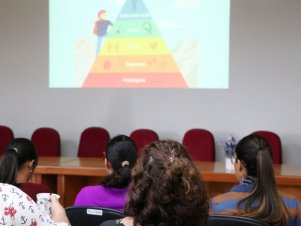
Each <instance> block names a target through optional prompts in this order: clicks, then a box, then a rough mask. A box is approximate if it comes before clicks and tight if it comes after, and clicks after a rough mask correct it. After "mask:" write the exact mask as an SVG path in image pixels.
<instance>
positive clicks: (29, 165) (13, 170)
mask: <svg viewBox="0 0 301 226" xmlns="http://www.w3.org/2000/svg"><path fill="white" fill-rule="evenodd" d="M37 164H38V154H37V152H36V150H35V148H34V146H33V144H32V143H31V141H30V140H28V139H26V138H15V139H13V140H11V142H10V143H9V144H8V145H7V146H6V148H5V151H4V154H3V156H2V159H1V163H0V182H1V183H7V184H11V185H14V186H16V187H19V188H20V189H21V190H22V191H24V192H25V193H26V194H28V195H29V196H30V197H31V198H32V199H33V200H35V201H36V195H37V194H38V193H42V192H50V189H49V188H48V187H47V186H45V185H43V184H35V183H29V181H30V179H31V176H32V175H33V172H34V170H35V168H36V166H37Z"/></svg>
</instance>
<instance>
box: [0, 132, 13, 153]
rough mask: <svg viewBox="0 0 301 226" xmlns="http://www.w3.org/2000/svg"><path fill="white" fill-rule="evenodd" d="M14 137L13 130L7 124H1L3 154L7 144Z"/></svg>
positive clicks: (0, 142) (0, 135)
mask: <svg viewBox="0 0 301 226" xmlns="http://www.w3.org/2000/svg"><path fill="white" fill-rule="evenodd" d="M12 139H14V133H13V131H12V130H11V129H10V128H9V127H7V126H0V155H3V153H4V150H5V147H6V145H8V143H9V142H10V141H11V140H12Z"/></svg>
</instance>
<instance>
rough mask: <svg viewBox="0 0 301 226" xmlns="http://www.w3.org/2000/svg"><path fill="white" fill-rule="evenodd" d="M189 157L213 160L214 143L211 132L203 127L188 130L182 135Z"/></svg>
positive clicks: (198, 159)
mask: <svg viewBox="0 0 301 226" xmlns="http://www.w3.org/2000/svg"><path fill="white" fill-rule="evenodd" d="M182 143H183V145H184V146H185V147H187V149H188V152H189V153H190V155H191V158H192V159H193V160H196V161H207V162H213V161H215V144H214V137H213V135H212V133H211V132H210V131H208V130H205V129H191V130H188V131H187V132H186V133H185V134H184V137H183V142H182Z"/></svg>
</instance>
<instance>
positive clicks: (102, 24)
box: [93, 9, 113, 55]
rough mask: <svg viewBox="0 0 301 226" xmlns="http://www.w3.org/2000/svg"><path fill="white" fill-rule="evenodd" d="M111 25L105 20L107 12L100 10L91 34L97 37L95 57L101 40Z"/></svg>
mask: <svg viewBox="0 0 301 226" xmlns="http://www.w3.org/2000/svg"><path fill="white" fill-rule="evenodd" d="M112 25H113V24H112V22H111V21H109V20H107V12H106V11H105V10H104V9H102V10H100V11H99V12H98V14H97V20H96V21H95V24H94V29H93V33H94V34H95V35H97V45H96V55H98V53H99V51H100V49H101V46H102V42H103V39H104V38H105V36H106V34H107V32H108V30H109V29H110V27H111V26H112Z"/></svg>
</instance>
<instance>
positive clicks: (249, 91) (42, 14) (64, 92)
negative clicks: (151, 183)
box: [0, 0, 301, 164]
mask: <svg viewBox="0 0 301 226" xmlns="http://www.w3.org/2000/svg"><path fill="white" fill-rule="evenodd" d="M47 6H48V2H47V1H46V0H26V1H24V0H1V1H0V106H1V107H0V124H4V125H8V126H10V127H11V128H12V129H13V130H14V133H15V136H16V137H21V136H22V137H28V138H29V137H30V136H31V133H32V132H33V130H34V129H36V128H37V127H40V126H50V127H54V128H57V130H58V131H59V132H60V134H61V138H62V153H63V155H66V156H73V155H76V152H77V146H78V140H79V136H80V133H81V131H82V130H83V129H84V128H86V127H88V126H103V127H105V128H107V129H108V131H109V132H110V134H111V136H114V135H116V134H120V133H124V134H129V133H130V132H131V131H132V130H133V129H135V128H140V127H146V128H151V129H154V130H156V131H157V132H158V133H159V135H160V137H161V138H172V139H176V140H179V141H180V140H181V139H182V136H183V134H184V132H185V131H186V130H188V129H190V128H194V127H201V128H206V129H208V130H210V131H212V132H213V134H214V136H215V138H216V142H217V145H218V142H219V141H220V140H223V139H226V138H227V136H228V135H229V134H230V133H232V134H233V135H234V136H235V137H236V138H241V137H242V136H244V135H246V134H248V133H250V132H252V131H254V130H258V129H267V130H273V131H275V132H277V133H278V134H279V135H280V136H281V139H282V142H283V149H284V150H283V152H284V156H283V158H284V162H285V163H291V164H299V162H300V161H301V132H300V129H301V120H300V115H301V107H300V100H301V98H300V96H301V92H300V85H301V76H300V72H301V44H300V40H301V26H300V21H301V1H300V0H252V1H250V0H232V8H231V10H232V16H231V43H230V45H231V56H230V89H229V90H196V89H195V90H181V89H178V90H177V89H168V90H165V89H135V90H133V89H49V88H48V10H47ZM222 159H223V154H222V151H221V150H220V148H219V146H217V160H222Z"/></svg>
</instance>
